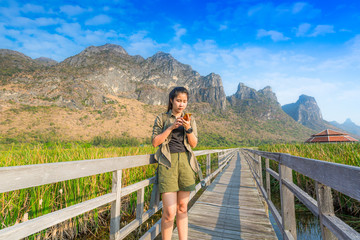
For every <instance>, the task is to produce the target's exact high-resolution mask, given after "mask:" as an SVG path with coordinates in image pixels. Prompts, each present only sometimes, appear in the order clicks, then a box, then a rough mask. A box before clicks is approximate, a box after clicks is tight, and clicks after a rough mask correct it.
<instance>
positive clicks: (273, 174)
mask: <svg viewBox="0 0 360 240" xmlns="http://www.w3.org/2000/svg"><path fill="white" fill-rule="evenodd" d="M266 172H268V173H270V174H271V176H273V177H274V178H275V179H276V180H278V181H279V180H280V177H279V174H278V173H277V172H275V171H274V170H272V169H271V168H266Z"/></svg>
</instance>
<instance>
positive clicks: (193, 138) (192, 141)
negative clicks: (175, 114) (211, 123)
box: [183, 120, 198, 148]
mask: <svg viewBox="0 0 360 240" xmlns="http://www.w3.org/2000/svg"><path fill="white" fill-rule="evenodd" d="M183 125H184V128H185V130H189V129H190V128H191V125H190V120H189V121H185V120H183ZM193 125H194V128H196V124H195V121H193ZM193 130H194V129H193ZM186 136H187V139H188V142H189V145H190V147H192V148H194V147H196V145H197V143H198V139H197V137H196V135H195V131H193V132H192V133H186Z"/></svg>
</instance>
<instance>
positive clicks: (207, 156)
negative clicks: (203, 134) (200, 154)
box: [206, 154, 211, 176]
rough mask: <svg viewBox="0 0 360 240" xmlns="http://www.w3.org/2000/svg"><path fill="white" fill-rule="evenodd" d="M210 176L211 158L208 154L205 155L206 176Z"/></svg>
mask: <svg viewBox="0 0 360 240" xmlns="http://www.w3.org/2000/svg"><path fill="white" fill-rule="evenodd" d="M210 174H211V156H210V154H207V155H206V176H209V175H210Z"/></svg>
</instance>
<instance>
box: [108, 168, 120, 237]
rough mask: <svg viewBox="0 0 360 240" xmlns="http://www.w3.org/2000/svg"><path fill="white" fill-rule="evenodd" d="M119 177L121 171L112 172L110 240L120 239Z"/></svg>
mask: <svg viewBox="0 0 360 240" xmlns="http://www.w3.org/2000/svg"><path fill="white" fill-rule="evenodd" d="M121 177H122V170H117V171H114V172H113V178H112V193H114V194H115V196H116V198H115V201H113V202H112V204H111V219H110V239H111V240H117V239H120V220H121V216H120V211H121Z"/></svg>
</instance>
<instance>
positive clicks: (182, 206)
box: [177, 203, 188, 213]
mask: <svg viewBox="0 0 360 240" xmlns="http://www.w3.org/2000/svg"><path fill="white" fill-rule="evenodd" d="M187 206H188V204H187V203H180V204H179V205H178V206H177V211H178V213H186V212H187V210H188V209H187Z"/></svg>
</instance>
